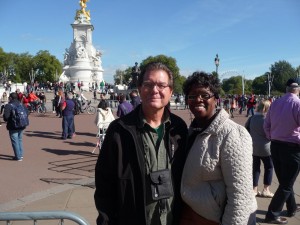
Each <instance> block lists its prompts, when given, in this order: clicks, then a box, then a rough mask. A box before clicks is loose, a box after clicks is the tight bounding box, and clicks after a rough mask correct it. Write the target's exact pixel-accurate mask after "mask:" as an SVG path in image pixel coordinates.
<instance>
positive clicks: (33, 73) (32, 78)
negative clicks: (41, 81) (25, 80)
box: [29, 69, 36, 86]
mask: <svg viewBox="0 0 300 225" xmlns="http://www.w3.org/2000/svg"><path fill="white" fill-rule="evenodd" d="M35 76H36V74H35V72H34V71H33V69H31V73H29V79H30V83H31V85H32V86H33V83H34V79H35Z"/></svg>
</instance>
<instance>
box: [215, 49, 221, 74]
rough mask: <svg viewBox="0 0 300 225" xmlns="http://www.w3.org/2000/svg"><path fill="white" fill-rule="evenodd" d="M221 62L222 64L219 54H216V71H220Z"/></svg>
mask: <svg viewBox="0 0 300 225" xmlns="http://www.w3.org/2000/svg"><path fill="white" fill-rule="evenodd" d="M219 64H220V59H219V55H218V54H216V58H215V65H216V73H218V67H219Z"/></svg>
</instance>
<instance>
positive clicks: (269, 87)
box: [267, 72, 274, 97]
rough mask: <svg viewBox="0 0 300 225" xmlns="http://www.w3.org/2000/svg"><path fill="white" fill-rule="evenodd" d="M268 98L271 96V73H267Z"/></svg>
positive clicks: (272, 76) (272, 77)
mask: <svg viewBox="0 0 300 225" xmlns="http://www.w3.org/2000/svg"><path fill="white" fill-rule="evenodd" d="M267 75H268V97H270V96H271V86H272V83H273V79H274V75H272V72H268V73H267Z"/></svg>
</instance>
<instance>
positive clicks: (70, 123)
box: [62, 115, 74, 139]
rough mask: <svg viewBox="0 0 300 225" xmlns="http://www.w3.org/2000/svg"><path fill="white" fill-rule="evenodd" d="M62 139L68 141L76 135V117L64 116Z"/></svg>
mask: <svg viewBox="0 0 300 225" xmlns="http://www.w3.org/2000/svg"><path fill="white" fill-rule="evenodd" d="M62 128H63V133H62V138H64V139H66V138H67V137H69V138H71V137H72V135H73V133H74V130H73V129H74V115H69V116H63V119H62Z"/></svg>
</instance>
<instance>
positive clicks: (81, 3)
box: [79, 0, 89, 10]
mask: <svg viewBox="0 0 300 225" xmlns="http://www.w3.org/2000/svg"><path fill="white" fill-rule="evenodd" d="M88 1H89V0H80V1H79V5H80V6H81V10H83V9H85V8H86V3H87V2H88Z"/></svg>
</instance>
